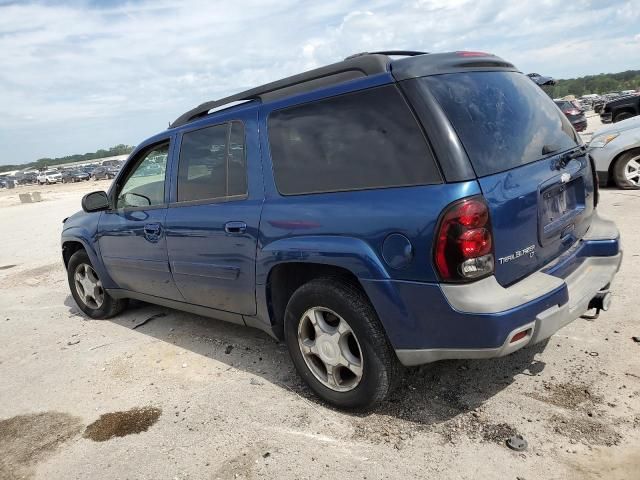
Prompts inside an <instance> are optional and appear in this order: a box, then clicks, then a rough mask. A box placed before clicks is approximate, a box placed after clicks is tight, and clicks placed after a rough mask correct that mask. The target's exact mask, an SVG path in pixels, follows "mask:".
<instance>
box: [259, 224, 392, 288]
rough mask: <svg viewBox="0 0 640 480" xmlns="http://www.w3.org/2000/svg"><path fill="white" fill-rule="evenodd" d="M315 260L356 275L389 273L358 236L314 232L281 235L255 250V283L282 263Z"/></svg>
mask: <svg viewBox="0 0 640 480" xmlns="http://www.w3.org/2000/svg"><path fill="white" fill-rule="evenodd" d="M292 262H293V263H316V264H322V265H331V266H335V267H340V268H344V269H346V270H349V271H350V272H351V273H353V274H354V275H355V276H356V277H357V278H358V279H367V280H384V279H388V278H389V273H388V272H387V269H386V268H385V266H384V264H383V263H382V261H381V259H380V257H378V255H377V254H376V253H375V251H374V250H373V249H372V248H371V246H370V245H369V244H368V243H366V242H365V241H363V240H361V239H359V238H353V237H341V236H334V235H313V236H299V237H290V238H283V239H281V240H276V241H274V242H272V243H270V244H268V245H266V246H265V247H263V248H262V249H260V250H258V253H257V256H256V284H258V285H264V284H266V283H267V278H268V276H269V273H270V272H271V270H272V269H273V267H275V266H276V265H279V264H282V263H292Z"/></svg>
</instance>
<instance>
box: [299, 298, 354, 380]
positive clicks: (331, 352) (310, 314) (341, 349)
mask: <svg viewBox="0 0 640 480" xmlns="http://www.w3.org/2000/svg"><path fill="white" fill-rule="evenodd" d="M298 346H299V347H300V352H301V353H302V358H303V359H304V361H305V363H306V365H307V367H308V368H309V370H310V371H311V373H313V376H314V377H316V379H317V380H318V381H319V382H320V383H322V385H324V386H325V387H327V388H329V389H331V390H333V391H336V392H348V391H350V390H353V389H354V388H356V387H357V386H358V385H359V384H360V381H361V380H362V372H363V356H362V348H361V347H360V343H359V342H358V339H357V338H356V335H355V333H354V331H353V329H352V328H351V326H350V325H349V324H348V323H347V321H346V320H345V319H344V318H342V317H341V316H340V315H338V314H337V313H335V312H334V311H332V310H329V309H328V308H324V307H312V308H310V309H308V310H307V311H306V312H304V313H303V314H302V318H301V319H300V322H299V323H298Z"/></svg>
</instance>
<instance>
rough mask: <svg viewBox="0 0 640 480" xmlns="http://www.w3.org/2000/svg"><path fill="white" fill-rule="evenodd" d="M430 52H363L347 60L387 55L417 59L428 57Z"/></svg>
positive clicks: (350, 56)
mask: <svg viewBox="0 0 640 480" xmlns="http://www.w3.org/2000/svg"><path fill="white" fill-rule="evenodd" d="M428 54H429V52H418V51H415V50H384V51H381V52H361V53H355V54H353V55H349V56H348V57H347V58H345V60H349V59H351V58H356V57H361V56H363V55H386V56H388V57H415V56H417V55H428Z"/></svg>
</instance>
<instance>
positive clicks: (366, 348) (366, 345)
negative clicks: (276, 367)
mask: <svg viewBox="0 0 640 480" xmlns="http://www.w3.org/2000/svg"><path fill="white" fill-rule="evenodd" d="M356 302H359V304H355V303H356ZM364 302H366V300H365V299H363V298H362V297H360V298H357V297H356V298H354V297H353V296H352V295H349V293H348V292H345V291H342V289H341V288H340V287H336V286H334V285H331V284H330V283H328V282H326V283H321V282H315V281H314V282H310V283H308V284H306V285H303V286H302V287H300V288H299V289H298V290H297V291H296V292H295V293H294V294H293V295H292V297H291V299H290V300H289V303H288V305H287V310H286V314H285V326H284V327H285V341H286V343H287V347H288V349H289V354H290V355H291V358H292V360H293V363H294V365H295V367H296V369H297V371H298V373H299V374H300V376H301V377H302V378H303V380H304V381H305V382H306V383H307V384H308V385H309V386H310V387H311V389H312V390H313V391H314V392H316V394H318V396H320V397H321V398H322V399H323V400H325V401H327V402H329V403H331V404H333V405H335V406H337V407H340V408H346V409H366V408H368V407H370V406H372V404H373V403H376V402H377V400H378V399H379V397H380V390H381V389H388V383H389V382H390V380H389V378H388V373H389V372H388V369H387V367H386V365H385V363H384V362H383V361H382V360H381V358H380V352H379V351H378V348H377V347H376V346H375V345H374V344H373V343H372V342H371V341H370V339H371V338H372V335H371V334H372V332H371V322H373V321H375V322H377V321H378V320H377V318H376V317H375V312H373V309H372V308H371V307H370V305H368V302H367V304H364ZM312 307H324V308H328V309H329V310H332V311H334V312H335V313H337V314H338V315H340V316H341V317H342V318H343V319H344V320H345V321H346V322H347V323H348V324H349V326H350V327H351V329H352V330H353V332H354V333H355V336H356V338H357V340H358V343H359V344H360V349H361V351H362V357H363V362H362V363H363V372H362V379H361V380H360V383H359V384H358V386H357V387H355V388H354V389H353V390H350V391H347V392H336V391H334V390H331V389H330V388H327V387H325V386H324V385H323V384H322V383H321V382H320V381H319V380H318V379H317V378H316V377H315V376H314V375H313V373H312V372H311V370H310V369H309V367H307V364H306V362H305V361H304V358H303V356H302V352H301V351H300V347H299V345H298V325H299V323H300V321H301V319H302V315H303V314H304V312H306V311H307V310H308V309H309V308H312ZM367 311H368V312H367Z"/></svg>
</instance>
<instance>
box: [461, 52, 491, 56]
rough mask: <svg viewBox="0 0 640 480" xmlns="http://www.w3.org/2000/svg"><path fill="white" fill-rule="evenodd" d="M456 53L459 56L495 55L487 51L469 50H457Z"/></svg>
mask: <svg viewBox="0 0 640 480" xmlns="http://www.w3.org/2000/svg"><path fill="white" fill-rule="evenodd" d="M456 55H458V56H459V57H493V54H492V53H487V52H469V51H460V52H456Z"/></svg>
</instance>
